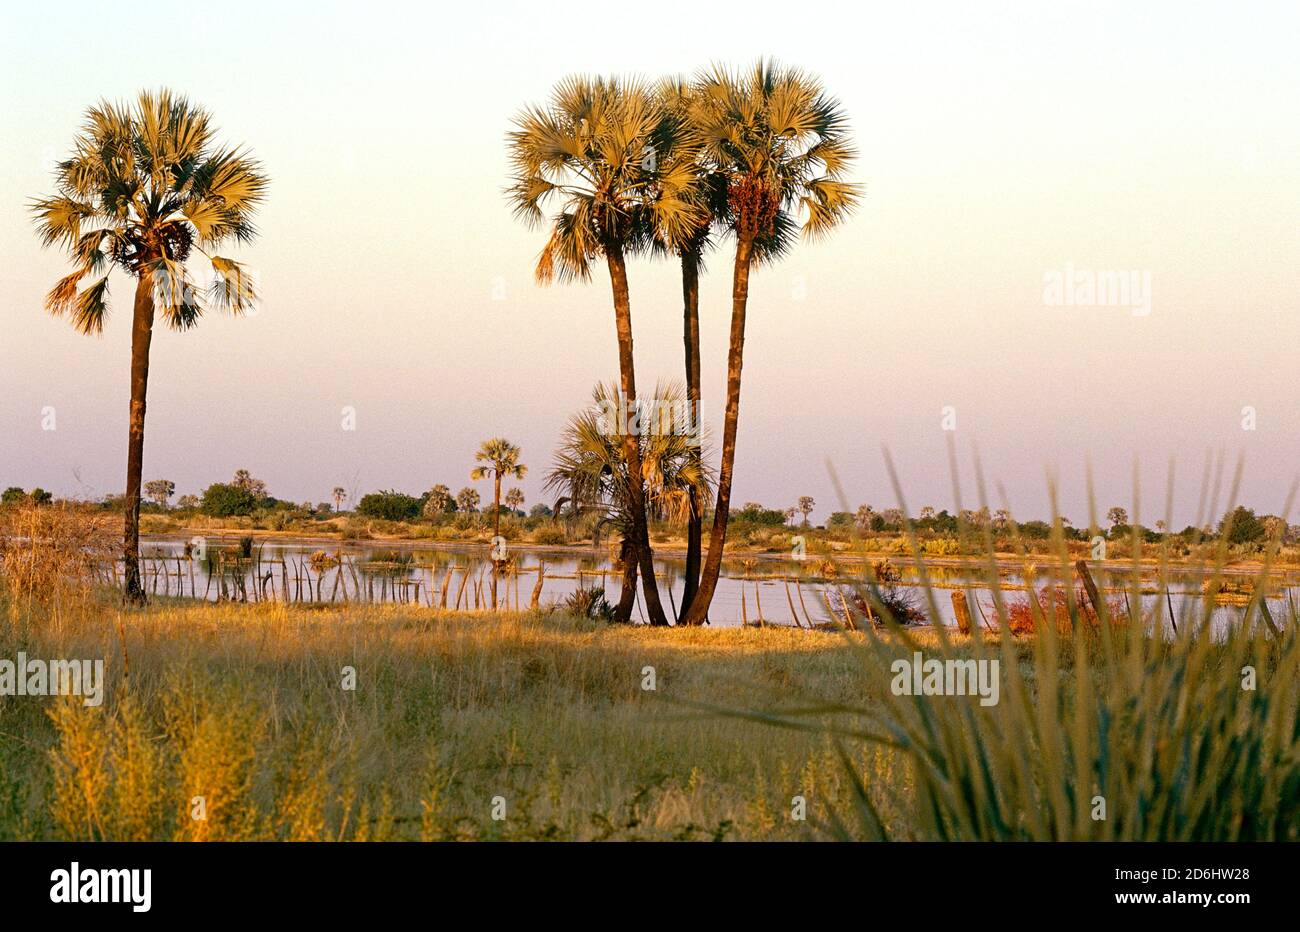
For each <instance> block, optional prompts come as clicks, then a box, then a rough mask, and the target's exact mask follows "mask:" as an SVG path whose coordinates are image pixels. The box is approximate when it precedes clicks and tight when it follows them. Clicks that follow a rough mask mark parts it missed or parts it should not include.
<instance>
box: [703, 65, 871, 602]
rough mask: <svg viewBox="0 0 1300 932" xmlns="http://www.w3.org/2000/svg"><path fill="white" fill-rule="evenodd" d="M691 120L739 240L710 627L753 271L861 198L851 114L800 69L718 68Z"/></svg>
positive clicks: (709, 583) (711, 562)
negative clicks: (721, 183)
mask: <svg viewBox="0 0 1300 932" xmlns="http://www.w3.org/2000/svg"><path fill="white" fill-rule="evenodd" d="M690 114H691V126H692V130H693V132H694V133H695V134H697V138H698V143H699V145H700V147H701V150H702V153H703V158H704V159H705V160H706V161H707V162H708V163H709V164H710V165H711V166H713V170H714V171H716V172H718V173H719V174H721V175H723V176H724V177H725V179H726V185H727V215H726V226H727V228H728V230H729V231H730V232H731V234H732V235H733V236H734V237H735V240H736V255H735V262H734V266H733V271H732V287H731V295H732V300H731V338H730V346H729V348H728V353H727V406H726V410H725V413H724V415H723V432H722V462H721V468H720V470H719V473H718V495H717V502H716V504H715V506H714V509H713V528H712V530H711V532H710V534H709V555H708V558H707V559H706V560H705V563H704V570H703V573H702V574H701V578H700V590H699V593H698V594H697V595H696V597H695V601H694V602H693V603H692V604H691V609H690V611H689V612H688V613H687V614H686V617H685V619H684V620H685V622H686V623H687V624H701V623H703V622H704V621H705V620H706V619H707V617H708V611H709V603H710V602H711V601H712V599H713V593H714V591H715V590H716V589H717V585H718V576H719V574H720V572H721V569H722V550H723V546H724V545H725V543H726V539H727V517H728V511H729V509H730V506H731V481H732V474H733V469H734V466H735V459H736V433H737V426H738V424H739V421H740V373H741V367H742V364H743V361H744V354H745V312H746V309H747V306H748V302H749V273H750V269H751V267H752V266H753V265H754V264H755V263H756V262H757V263H763V262H770V261H774V260H776V259H777V258H779V257H780V256H781V255H782V254H784V253H785V252H786V251H787V250H788V249H789V247H790V246H791V240H792V239H793V238H794V234H795V231H796V228H797V227H798V225H799V221H800V218H803V230H804V233H805V234H806V235H808V236H818V235H821V234H824V233H827V232H828V231H830V230H831V229H833V228H834V227H835V226H836V225H837V224H839V223H840V222H841V221H842V220H843V219H844V218H845V217H846V216H847V215H848V213H849V212H850V211H851V210H852V208H853V206H854V205H855V203H856V202H857V199H858V191H857V188H856V187H855V186H854V185H852V184H850V183H848V182H847V181H845V180H844V178H843V176H844V172H845V169H846V168H847V166H848V163H849V161H850V160H851V158H852V157H853V150H852V147H851V146H850V145H849V143H848V140H847V138H846V130H847V126H846V121H845V117H844V114H843V111H842V110H841V108H840V106H839V104H838V103H836V102H835V101H834V100H833V99H831V98H830V97H828V96H827V95H826V93H825V92H824V91H823V89H822V86H821V84H820V82H818V81H817V80H815V79H814V78H812V77H810V76H808V75H806V74H804V73H803V72H801V71H798V70H796V69H790V68H780V67H778V66H777V65H776V64H774V63H772V62H768V61H760V62H758V63H757V64H756V65H754V66H753V67H752V68H751V69H749V71H748V72H745V73H743V74H740V73H732V72H729V71H727V70H726V69H724V68H721V67H717V68H714V69H713V70H711V71H709V72H707V73H705V74H704V75H702V76H701V77H700V79H699V81H698V82H697V86H696V97H695V100H694V102H693V104H692V107H691V111H690Z"/></svg>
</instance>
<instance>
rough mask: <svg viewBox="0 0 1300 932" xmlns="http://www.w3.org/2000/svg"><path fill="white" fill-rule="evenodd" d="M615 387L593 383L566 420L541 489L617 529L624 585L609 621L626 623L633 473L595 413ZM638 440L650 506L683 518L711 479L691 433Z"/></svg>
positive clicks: (632, 594)
mask: <svg viewBox="0 0 1300 932" xmlns="http://www.w3.org/2000/svg"><path fill="white" fill-rule="evenodd" d="M619 391H620V388H619V386H618V385H617V384H613V383H611V384H609V385H597V386H596V387H595V389H594V390H593V391H592V398H593V400H594V401H595V406H594V407H593V408H587V409H584V410H583V411H582V412H580V413H578V414H576V415H574V416H573V417H571V418H570V419H569V423H568V424H567V425H566V427H565V430H564V435H563V438H562V439H561V441H560V447H559V449H558V450H557V451H556V453H555V461H554V465H553V466H552V468H551V470H550V471H549V472H548V473H547V475H546V488H547V490H548V491H552V492H555V493H558V494H560V495H563V496H566V497H567V498H568V499H571V500H572V501H573V502H574V504H575V506H581V507H582V508H584V509H586V508H590V509H593V510H595V511H597V512H600V513H603V515H604V517H603V518H602V519H601V523H602V524H609V525H611V526H613V527H614V528H615V529H616V530H617V531H618V532H619V535H620V537H621V539H622V547H621V556H622V562H623V587H622V593H621V595H620V597H619V602H618V606H617V607H616V609H615V612H614V619H615V620H616V621H620V622H628V621H630V620H631V617H632V607H633V602H634V600H635V598H636V585H637V576H638V569H639V566H640V563H641V561H640V554H639V553H638V552H637V551H638V549H639V544H638V543H637V541H636V538H635V536H634V533H633V527H634V521H633V515H632V489H633V488H634V487H635V485H636V483H635V482H629V480H628V476H629V475H630V474H631V472H630V470H629V469H628V460H627V451H626V447H625V445H624V444H623V443H622V438H620V437H619V436H617V435H615V434H612V433H610V432H609V431H608V430H607V429H606V425H605V424H604V422H603V419H602V416H601V415H599V414H598V413H597V412H598V411H606V410H608V405H609V403H610V402H611V401H615V400H616V399H617V398H618V397H619ZM682 395H683V393H682V388H681V386H680V385H679V384H676V383H672V384H668V385H659V386H657V387H656V390H655V397H656V398H661V399H665V400H667V401H668V402H669V403H671V402H673V401H678V400H680V399H681V398H682ZM637 440H638V444H637V446H638V452H639V453H640V457H639V459H640V462H641V463H642V464H643V465H642V474H643V478H644V481H645V487H646V504H647V506H648V508H649V509H650V510H651V511H653V512H655V513H657V514H661V515H663V516H665V517H667V518H668V519H670V520H681V519H683V518H684V517H685V516H686V515H687V513H688V512H689V510H690V503H691V501H692V500H702V499H706V498H707V497H708V495H709V491H710V476H709V474H708V472H707V470H706V469H705V468H704V467H703V466H702V465H701V463H700V457H698V456H696V455H695V449H694V446H693V443H692V438H690V437H689V436H686V435H683V434H679V433H676V432H647V433H643V434H641V435H640V436H638V438H637ZM562 500H564V499H562Z"/></svg>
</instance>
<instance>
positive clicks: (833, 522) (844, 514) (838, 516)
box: [826, 511, 853, 527]
mask: <svg viewBox="0 0 1300 932" xmlns="http://www.w3.org/2000/svg"><path fill="white" fill-rule="evenodd" d="M826 526H827V527H852V526H853V512H851V511H832V512H831V516H830V517H829V518H827V519H826Z"/></svg>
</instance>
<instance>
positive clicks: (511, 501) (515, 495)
mask: <svg viewBox="0 0 1300 932" xmlns="http://www.w3.org/2000/svg"><path fill="white" fill-rule="evenodd" d="M505 503H506V507H507V508H509V509H510V510H511V511H518V510H519V508H520V506H522V505H523V503H524V491H523V489H519V488H514V489H511V490H510V491H509V492H507V493H506V497H505Z"/></svg>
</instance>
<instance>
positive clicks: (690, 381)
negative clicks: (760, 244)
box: [655, 77, 727, 620]
mask: <svg viewBox="0 0 1300 932" xmlns="http://www.w3.org/2000/svg"><path fill="white" fill-rule="evenodd" d="M657 93H658V95H659V100H660V104H661V107H662V109H663V111H664V120H665V124H666V125H665V128H664V129H663V130H661V132H660V133H659V136H660V137H661V138H662V139H663V142H662V143H661V144H660V148H662V149H663V150H664V152H663V155H662V156H661V158H663V159H664V160H665V161H667V162H668V163H670V164H671V163H674V162H679V163H680V164H681V165H682V167H683V168H684V169H685V170H686V171H687V172H688V173H689V176H688V177H689V178H690V181H689V183H688V184H687V186H686V188H685V189H684V192H683V197H684V198H685V199H687V200H688V201H689V202H690V203H691V204H692V205H694V207H695V210H696V216H695V223H694V224H693V225H688V226H685V228H684V229H680V230H677V231H674V230H656V231H655V246H656V247H657V248H658V249H660V250H662V251H665V252H668V253H670V254H672V255H674V256H675V257H676V258H677V259H678V260H679V261H680V263H681V270H682V346H683V349H684V351H685V353H684V355H685V363H686V366H685V368H686V399H687V402H688V403H689V405H690V409H691V416H692V418H693V420H694V426H695V428H696V429H699V428H700V427H701V424H700V422H699V417H700V272H701V271H703V269H704V254H705V252H706V251H708V249H709V248H710V247H711V246H712V238H711V233H712V230H713V227H714V224H715V223H717V222H720V221H723V220H724V219H725V217H726V209H727V196H726V195H727V186H726V176H725V175H723V174H722V173H721V172H718V171H715V170H713V167H712V166H711V165H710V164H709V162H708V161H707V160H705V159H704V158H702V153H701V151H700V149H699V147H698V146H697V145H696V144H695V135H694V133H693V132H692V126H691V108H692V107H693V106H695V105H696V103H695V97H696V95H695V90H694V87H693V85H692V84H691V83H690V82H689V81H688V80H686V79H684V78H681V77H672V78H666V79H664V80H663V81H661V82H660V83H659V86H658V88H657ZM694 456H695V458H696V465H697V466H698V465H699V462H700V460H699V456H700V448H699V445H698V444H697V445H696V446H695V448H694ZM690 495H691V501H690V508H689V510H688V512H687V515H686V569H685V573H684V577H683V580H684V581H683V586H682V604H681V606H680V607H679V608H678V619H679V620H680V619H682V618H685V616H686V613H687V611H688V610H689V609H690V607H691V603H692V602H693V601H694V600H695V593H696V591H697V590H698V589H699V584H700V564H701V560H702V556H703V538H704V501H703V500H702V499H700V498H699V497H698V495H697V489H696V488H695V487H694V486H692V487H691V489H690Z"/></svg>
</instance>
